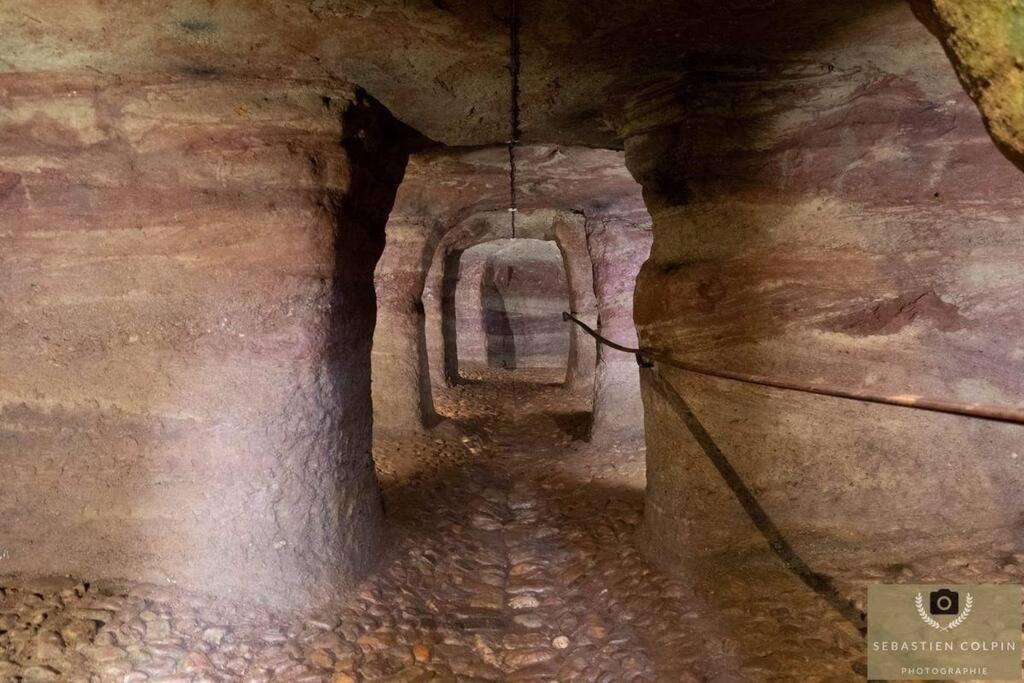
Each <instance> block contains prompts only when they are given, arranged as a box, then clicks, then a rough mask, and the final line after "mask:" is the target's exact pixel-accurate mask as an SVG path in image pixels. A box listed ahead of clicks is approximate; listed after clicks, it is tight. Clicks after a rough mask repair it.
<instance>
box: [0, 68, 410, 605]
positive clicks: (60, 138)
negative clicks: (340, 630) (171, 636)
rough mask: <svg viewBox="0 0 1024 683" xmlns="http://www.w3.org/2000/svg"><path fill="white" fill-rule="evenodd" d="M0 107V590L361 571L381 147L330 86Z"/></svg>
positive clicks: (327, 576)
mask: <svg viewBox="0 0 1024 683" xmlns="http://www.w3.org/2000/svg"><path fill="white" fill-rule="evenodd" d="M0 93H2V99H3V101H4V103H5V106H4V107H3V109H2V110H0V140H2V143H3V144H2V145H0V312H2V313H0V451H2V453H3V457H2V462H3V486H2V487H0V519H3V524H2V528H0V549H2V550H3V560H2V561H0V571H2V572H4V573H27V574H44V573H45V574H49V573H72V574H77V575H82V576H86V577H89V578H90V579H99V578H126V579H133V580H142V581H150V582H154V583H159V584H167V583H171V584H176V585H179V586H182V587H185V588H188V589H193V590H197V591H202V592H205V593H210V594H214V595H216V596H218V597H226V598H236V599H251V598H253V597H256V598H257V599H259V600H263V601H266V602H269V603H272V604H275V605H279V606H296V605H305V604H311V603H322V602H323V601H324V600H328V599H331V598H335V597H338V595H339V593H340V592H342V591H343V590H344V589H345V587H346V586H347V585H348V584H349V582H350V581H351V580H352V579H353V578H354V577H356V576H357V575H358V574H359V573H360V572H361V571H362V570H364V569H365V568H366V567H367V566H368V565H369V564H370V563H371V562H373V560H374V559H375V557H376V556H377V554H378V551H379V549H380V546H381V509H380V503H379V498H378V492H377V487H376V482H375V479H374V474H373V467H372V462H371V459H370V455H369V452H370V429H371V407H370V401H369V370H368V368H369V353H370V335H371V331H372V328H373V323H374V295H373V289H372V268H373V264H374V263H375V261H376V260H377V257H378V256H379V254H380V250H381V248H382V246H383V230H384V223H385V219H386V216H387V213H388V211H389V209H390V207H391V203H392V201H393V199H394V193H395V190H396V188H397V186H398V183H399V182H400V179H401V175H402V172H403V168H404V164H405V155H404V152H402V151H401V150H400V149H399V148H398V141H399V140H400V139H401V135H400V134H399V132H400V131H399V129H398V127H397V125H396V124H395V123H394V122H393V121H392V120H391V119H390V118H389V116H388V114H387V112H386V111H384V110H383V109H382V108H381V107H379V106H378V105H376V104H375V103H373V102H372V101H370V100H369V99H367V98H366V97H365V96H363V95H361V94H360V93H358V92H356V91H354V90H352V89H349V88H347V87H345V86H342V85H339V84H338V82H337V81H334V80H332V81H331V82H329V83H328V82H317V81H290V80H279V81H275V82H268V81H264V80H239V79H229V78H215V77H209V78H196V77H191V78H183V79H181V80H167V79H162V80H156V81H146V82H137V81H132V80H130V79H126V78H111V79H109V80H108V79H105V78H101V77H97V78H96V79H84V78H81V77H78V78H71V77H62V76H58V75H53V74H49V75H40V74H34V75H11V74H6V75H2V76H0Z"/></svg>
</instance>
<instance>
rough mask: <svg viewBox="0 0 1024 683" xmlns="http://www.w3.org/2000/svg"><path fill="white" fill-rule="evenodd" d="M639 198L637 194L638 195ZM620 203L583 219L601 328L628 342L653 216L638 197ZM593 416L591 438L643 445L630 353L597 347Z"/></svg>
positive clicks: (636, 379) (635, 371)
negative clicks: (614, 208) (609, 210)
mask: <svg viewBox="0 0 1024 683" xmlns="http://www.w3.org/2000/svg"><path fill="white" fill-rule="evenodd" d="M638 199H639V198H638ZM628 207H629V205H623V206H620V207H619V208H618V210H617V211H616V212H615V213H614V214H612V215H601V214H597V215H595V216H594V217H592V218H589V219H588V220H587V244H588V245H589V247H590V254H591V257H592V258H593V260H594V291H595V293H596V295H597V305H598V313H597V318H598V322H599V327H600V331H601V334H602V335H604V336H605V337H606V338H608V339H610V340H612V341H614V342H617V343H619V344H622V345H624V346H628V347H636V346H637V344H638V340H637V335H636V325H635V324H634V323H633V289H634V287H635V285H636V279H637V275H638V274H639V272H640V267H641V266H642V265H643V263H644V261H645V260H646V259H647V257H648V255H649V254H650V250H651V218H650V216H649V215H648V213H647V210H646V209H645V208H644V207H643V205H642V203H641V202H639V201H637V202H634V203H633V204H632V206H631V209H629V208H628ZM594 382H595V386H594V418H593V425H592V427H591V435H590V440H591V442H592V443H595V444H602V445H609V444H615V443H619V444H622V445H632V446H642V444H643V436H644V433H643V423H644V407H643V401H642V400H641V397H640V377H639V372H638V367H637V361H636V358H635V357H634V356H631V355H630V354H628V353H623V352H621V351H616V350H614V349H611V348H609V347H607V346H603V345H601V346H598V347H597V370H596V372H595V380H594Z"/></svg>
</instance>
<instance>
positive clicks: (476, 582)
mask: <svg viewBox="0 0 1024 683" xmlns="http://www.w3.org/2000/svg"><path fill="white" fill-rule="evenodd" d="M471 379H472V380H474V381H473V382H472V383H469V384H463V385H460V386H458V387H456V388H454V389H447V390H444V391H443V392H441V393H440V394H439V397H438V399H439V400H438V406H439V409H440V411H441V412H442V413H443V414H444V415H445V416H447V417H448V418H449V419H450V420H452V421H453V423H454V424H457V425H458V429H457V430H455V431H450V432H449V435H448V436H446V437H443V436H441V435H435V436H433V437H430V438H417V439H413V438H403V439H401V440H397V439H396V440H392V439H388V438H384V439H381V440H379V441H378V443H377V444H376V457H377V461H378V465H379V474H380V477H381V481H382V483H383V487H384V493H385V498H386V501H387V506H388V509H389V512H390V514H391V516H392V519H393V520H394V521H395V523H396V527H395V532H396V537H395V539H394V542H395V546H394V548H393V550H392V554H391V555H390V557H389V559H388V560H387V561H386V562H385V563H384V564H383V565H382V566H381V569H380V571H379V572H378V573H377V574H375V576H373V577H372V578H369V579H368V580H366V581H364V582H362V583H361V584H359V585H358V586H357V587H356V588H355V590H354V591H353V593H352V596H351V599H350V600H349V601H348V602H347V603H346V604H345V605H343V606H341V607H340V608H338V609H335V610H330V611H328V610H319V611H313V612H306V613H295V612H277V613H271V612H264V611H253V610H244V609H239V608H237V607H228V606H223V605H218V604H212V603H210V602H209V601H207V600H189V599H185V598H183V596H182V594H181V592H180V591H167V590H160V589H154V588H146V587H142V586H116V585H103V584H84V583H79V582H77V581H75V580H70V579H68V580H63V579H62V580H58V581H51V582H38V581H37V582H34V583H33V582H24V581H17V580H11V579H6V580H4V581H0V676H22V677H24V678H25V679H26V680H35V681H46V680H62V681H89V680H95V679H97V678H98V680H101V681H107V680H110V681H114V680H117V681H123V680H128V681H146V680H165V681H169V680H180V681H233V680H245V681H272V680H273V681H277V680H295V681H334V682H335V683H341V682H342V681H375V680H388V681H396V680H397V681H413V680H416V681H427V680H438V681H453V680H491V681H540V680H559V681H588V682H589V681H607V682H609V683H611V682H612V681H623V680H630V681H652V682H654V681H698V680H708V679H713V680H728V679H747V680H759V679H765V678H771V677H773V676H787V677H796V678H803V677H814V678H827V679H831V680H854V679H856V678H857V674H856V673H855V671H854V669H853V668H852V667H853V666H855V665H857V661H858V658H859V657H860V655H859V647H860V645H859V644H858V641H857V639H856V635H855V633H856V632H855V631H852V630H851V628H850V627H849V626H848V625H845V624H844V623H843V622H842V620H841V619H839V618H838V617H837V616H836V615H835V614H833V613H832V612H831V611H830V608H829V606H828V605H827V604H826V603H824V602H823V601H820V600H818V599H817V598H816V597H815V596H814V595H813V594H811V593H810V592H809V591H807V590H806V588H804V587H803V586H802V584H800V583H799V582H797V581H796V580H795V579H793V578H792V577H791V576H788V575H787V574H786V573H785V572H783V571H782V570H781V569H780V568H779V567H771V566H768V567H765V568H763V569H762V570H761V572H760V574H761V576H762V577H763V584H762V585H761V586H760V588H759V591H758V593H757V595H755V596H753V597H752V596H751V594H750V591H749V586H747V585H746V582H745V581H744V579H743V578H742V575H740V574H736V575H732V576H728V577H716V579H715V581H714V582H713V584H712V585H708V584H707V583H703V582H702V581H701V580H700V575H685V576H684V577H683V578H682V580H678V579H673V578H670V577H668V576H667V575H665V574H663V573H661V572H659V571H658V570H657V569H655V568H653V567H652V566H651V565H650V564H649V563H648V562H647V561H646V560H645V559H644V557H643V555H642V554H641V552H640V550H639V548H638V547H637V545H636V532H637V530H638V527H639V524H640V520H641V508H642V491H643V453H642V452H638V451H619V452H616V451H612V450H589V449H586V448H581V447H580V446H579V444H578V442H574V441H573V434H572V432H573V430H574V428H575V427H574V425H575V424H577V416H578V413H579V411H580V410H581V409H582V408H583V407H585V406H586V404H587V402H588V400H589V398H588V397H587V396H585V395H571V394H567V392H566V390H565V389H564V387H561V386H559V385H557V384H555V383H553V382H555V381H556V380H557V375H556V373H553V372H550V371H549V372H547V373H539V372H537V371H534V372H532V373H524V372H522V371H517V372H504V371H498V372H497V373H496V374H494V375H491V374H478V375H474V376H472V377H471ZM538 382H539V383H538ZM275 590H287V588H286V587H285V586H280V587H277V588H275ZM851 632H852V634H853V635H851ZM92 677H95V678H92Z"/></svg>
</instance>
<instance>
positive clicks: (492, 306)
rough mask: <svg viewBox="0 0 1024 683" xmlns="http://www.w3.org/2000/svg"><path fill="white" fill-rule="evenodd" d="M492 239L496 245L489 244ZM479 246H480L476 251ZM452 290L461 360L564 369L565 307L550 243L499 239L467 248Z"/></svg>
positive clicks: (561, 272) (558, 259)
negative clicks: (456, 281) (454, 292)
mask: <svg viewBox="0 0 1024 683" xmlns="http://www.w3.org/2000/svg"><path fill="white" fill-rule="evenodd" d="M491 244H494V245H496V248H490V249H487V247H489V246H490V245H491ZM481 248H483V249H484V250H483V251H478V250H480V249H481ZM461 269H462V273H461V274H460V277H459V287H458V289H457V290H456V321H457V323H456V325H457V328H458V333H459V335H458V339H459V360H460V362H465V363H468V364H477V365H486V366H489V367H499V368H509V369H514V368H567V364H568V361H569V329H568V328H567V327H566V325H565V323H564V322H563V321H562V311H564V310H566V309H568V308H569V295H568V283H567V281H566V274H565V268H564V267H563V264H562V255H561V253H560V252H559V250H558V247H557V246H555V244H554V243H553V242H547V241H540V240H515V241H511V240H500V241H498V242H490V243H487V244H485V245H480V246H478V247H473V248H471V249H468V250H466V251H465V252H464V253H463V255H462V262H461Z"/></svg>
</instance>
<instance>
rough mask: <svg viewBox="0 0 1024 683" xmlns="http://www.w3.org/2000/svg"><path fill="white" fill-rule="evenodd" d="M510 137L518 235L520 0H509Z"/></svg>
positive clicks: (511, 192)
mask: <svg viewBox="0 0 1024 683" xmlns="http://www.w3.org/2000/svg"><path fill="white" fill-rule="evenodd" d="M508 73H509V115H508V117H509V138H508V200H509V202H508V213H509V216H510V217H511V225H512V239H515V237H516V214H517V213H518V212H519V208H518V206H517V205H516V199H517V197H516V145H517V144H519V0H509V13H508Z"/></svg>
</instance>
